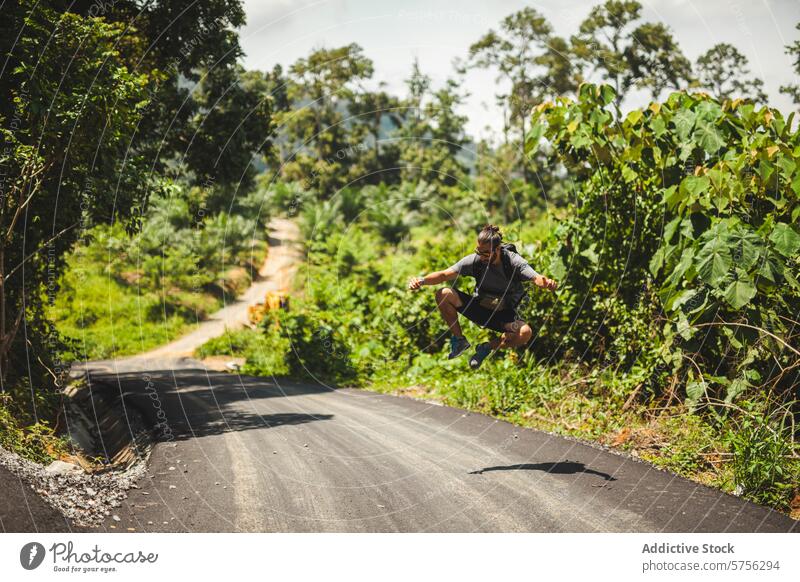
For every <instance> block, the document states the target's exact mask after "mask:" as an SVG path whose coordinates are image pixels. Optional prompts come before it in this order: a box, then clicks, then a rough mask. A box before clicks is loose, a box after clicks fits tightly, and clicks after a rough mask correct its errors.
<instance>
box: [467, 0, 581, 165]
mask: <svg viewBox="0 0 800 582" xmlns="http://www.w3.org/2000/svg"><path fill="white" fill-rule="evenodd" d="M552 32H553V29H552V27H551V26H550V23H549V22H548V21H547V19H546V18H545V17H544V16H542V15H541V14H540V13H539V12H537V11H536V10H535V9H533V8H530V7H526V8H523V9H522V10H520V11H519V12H515V13H514V14H511V15H509V16H507V17H506V18H504V19H503V20H502V22H501V23H500V30H499V31H494V30H490V31H489V32H488V33H486V34H485V35H484V36H483V37H481V38H480V39H479V40H478V41H477V42H476V43H474V44H473V45H472V46H470V48H469V57H470V66H471V67H473V68H484V69H494V70H496V71H497V72H498V78H497V80H498V82H499V83H502V84H503V86H506V87H508V93H501V94H498V95H497V99H498V103H501V104H503V103H506V102H507V103H508V120H507V122H506V123H507V124H510V125H513V126H516V128H517V132H518V138H519V143H520V144H522V143H523V142H524V141H525V136H526V134H527V128H528V119H529V117H530V113H531V111H532V109H533V107H534V106H535V105H536V104H538V103H541V102H542V101H543V100H545V99H547V98H548V97H553V96H557V95H563V94H565V93H569V92H572V91H574V90H575V88H576V87H577V85H578V82H579V80H580V79H579V78H580V74H579V71H578V70H577V69H576V67H575V66H574V65H573V63H572V62H571V60H570V56H569V50H568V44H567V42H566V41H565V40H564V39H561V38H559V37H555V36H553V34H552ZM520 148H521V146H520ZM520 164H521V165H522V168H523V172H524V175H525V177H526V180H530V179H532V175H531V172H530V169H529V168H528V164H527V163H526V160H525V156H524V155H520Z"/></svg>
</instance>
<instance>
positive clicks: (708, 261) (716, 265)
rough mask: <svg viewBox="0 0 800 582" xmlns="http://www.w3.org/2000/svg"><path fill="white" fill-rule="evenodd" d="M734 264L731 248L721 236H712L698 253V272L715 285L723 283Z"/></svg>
mask: <svg viewBox="0 0 800 582" xmlns="http://www.w3.org/2000/svg"><path fill="white" fill-rule="evenodd" d="M732 264H733V258H732V257H731V252H730V249H729V248H728V245H727V243H726V242H725V241H724V240H723V239H722V238H721V237H719V238H712V239H711V240H709V241H708V242H707V243H706V244H704V245H703V248H701V249H700V252H699V253H697V262H696V266H697V272H698V274H699V275H700V278H701V279H702V280H703V281H705V282H706V283H708V284H709V285H712V286H714V287H719V286H720V285H721V284H722V282H723V280H724V279H725V275H727V274H728V271H729V270H730V268H731V265H732Z"/></svg>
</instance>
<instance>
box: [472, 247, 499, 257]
mask: <svg viewBox="0 0 800 582" xmlns="http://www.w3.org/2000/svg"><path fill="white" fill-rule="evenodd" d="M495 250H496V249H492V250H491V251H482V250H480V249H478V248H476V249H475V254H476V255H478V256H479V257H491V256H492V254H493V253H494V251H495Z"/></svg>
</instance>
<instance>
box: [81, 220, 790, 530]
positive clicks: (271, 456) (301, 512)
mask: <svg viewBox="0 0 800 582" xmlns="http://www.w3.org/2000/svg"><path fill="white" fill-rule="evenodd" d="M291 228H292V227H291V226H287V225H286V224H283V225H282V226H280V228H279V229H278V231H279V232H280V233H281V236H285V237H288V238H284V239H283V240H281V241H275V242H276V243H277V242H280V243H281V244H279V245H277V246H276V248H275V249H273V252H272V253H271V255H270V257H271V258H270V261H273V260H274V261H276V263H275V265H278V264H279V265H281V266H280V268H278V267H275V269H274V271H269V272H268V273H267V277H266V279H265V281H263V282H262V283H259V284H262V287H263V288H260V290H259V292H258V293H257V294H255V295H254V296H257V295H262V294H263V292H264V291H265V290H266V289H270V288H280V287H281V286H285V284H286V280H287V279H288V278H289V277H290V275H291V269H290V268H288V267H287V261H289V258H290V257H292V256H293V255H292V253H294V252H296V251H295V250H292V245H291V239H292V238H293V234H292V231H291ZM278 238H279V237H278ZM280 249H282V250H280ZM281 278H283V279H282V280H277V279H281ZM248 297H249V296H248ZM247 301H249V299H248V298H244V299H243V300H242V301H241V304H244V309H245V311H246V307H247V306H246V302H247ZM241 309H242V307H241V305H240V306H239V307H237V308H236V309H233V310H231V311H229V313H228V314H227V315H225V316H224V317H215V318H214V321H212V322H211V323H209V324H208V325H207V326H206V327H203V326H200V328H198V330H196V331H195V332H193V335H192V336H191V337H188V339H187V338H182V339H181V340H179V341H178V342H176V343H174V344H171V345H169V346H165V347H164V348H159V349H158V350H155V351H153V352H150V353H148V354H143V355H141V356H137V357H135V358H128V359H124V360H115V361H102V362H90V363H88V364H86V367H87V368H88V370H89V371H90V379H91V384H92V388H93V389H102V390H110V391H113V392H115V393H118V394H120V395H121V397H122V399H123V401H124V402H125V403H126V405H131V406H135V407H136V408H137V409H138V410H139V411H140V412H141V413H142V414H143V415H144V416H145V417H147V418H148V419H149V421H150V422H151V424H153V425H156V424H157V423H158V422H160V421H161V422H162V424H161V425H160V430H159V431H157V433H158V437H157V438H158V442H157V444H156V445H155V447H154V448H153V451H152V454H151V456H150V459H149V461H148V474H147V476H146V477H145V478H144V479H142V480H141V481H140V483H139V488H138V489H132V490H130V491H129V496H128V499H127V501H126V503H125V504H124V506H123V507H122V508H119V511H117V512H116V515H117V517H118V519H119V521H117V520H112V519H110V518H109V519H108V520H107V522H106V523H104V524H103V525H102V526H101V527H100V528H99V531H109V532H111V531H128V529H129V528H131V529H134V530H135V531H149V532H762V531H763V532H789V531H800V528H799V527H798V523H799V522H796V521H794V520H792V519H790V518H788V517H787V516H785V515H783V514H780V513H778V512H775V511H772V510H769V509H766V508H763V507H760V506H758V505H755V504H753V503H750V502H747V501H743V500H742V499H739V498H737V497H734V496H731V495H727V494H725V493H722V492H720V491H717V490H715V489H711V488H708V487H705V486H703V485H699V484H696V483H693V482H691V481H688V480H686V479H683V478H681V477H678V476H676V475H673V474H671V473H668V472H665V471H661V470H658V469H656V468H654V467H652V466H651V465H649V464H646V463H644V462H640V461H637V460H635V459H631V458H628V457H625V456H622V455H618V454H615V453H613V452H610V451H606V450H603V449H601V448H597V447H593V446H590V445H588V444H584V443H581V442H578V441H575V440H570V439H567V438H563V437H557V436H553V435H550V434H547V433H543V432H539V431H535V430H530V429H524V428H520V427H517V426H514V425H511V424H509V423H506V422H502V421H498V420H495V419H492V418H490V417H487V416H484V415H481V414H474V413H470V412H467V411H464V410H459V409H455V408H450V407H445V406H440V405H437V404H435V403H431V402H425V401H419V400H413V399H410V398H402V397H396V396H391V395H384V394H377V393H373V392H368V391H362V390H356V389H333V388H331V387H328V386H324V385H320V384H318V383H313V382H303V383H300V382H289V381H285V380H283V379H278V378H256V377H248V376H241V375H238V374H230V373H223V372H218V371H214V370H211V369H209V368H208V367H207V366H204V365H203V363H202V362H199V361H197V360H193V359H191V358H190V357H186V356H185V355H182V354H186V353H190V352H191V350H192V349H193V348H194V347H196V345H199V344H198V343H197V342H200V343H202V341H204V340H205V339H207V338H208V337H211V336H210V335H209V334H213V333H219V331H220V330H221V329H222V328H221V327H220V322H222V323H223V326H224V322H226V321H228V320H229V317H230V314H231V313H233V312H236V313H241ZM237 310H238V311H237ZM211 326H217V327H211ZM112 526H113V527H112Z"/></svg>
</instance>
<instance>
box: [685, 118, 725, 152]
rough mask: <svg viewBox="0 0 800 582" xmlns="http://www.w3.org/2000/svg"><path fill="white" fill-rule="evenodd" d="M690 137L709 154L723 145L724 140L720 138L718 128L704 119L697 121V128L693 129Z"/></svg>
mask: <svg viewBox="0 0 800 582" xmlns="http://www.w3.org/2000/svg"><path fill="white" fill-rule="evenodd" d="M692 139H693V140H694V141H696V142H697V143H699V144H700V147H701V148H703V149H704V150H705V151H706V153H709V154H715V153H717V152H718V151H719V148H721V147H722V146H724V145H725V140H723V139H722V136H721V135H720V133H719V130H718V129H717V128H716V127H715V126H713V125H711V124H710V123H707V122H705V121H698V122H697V129H695V130H694V134H692Z"/></svg>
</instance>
